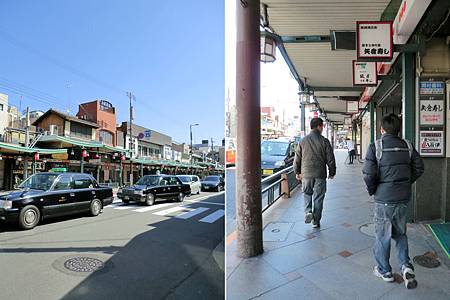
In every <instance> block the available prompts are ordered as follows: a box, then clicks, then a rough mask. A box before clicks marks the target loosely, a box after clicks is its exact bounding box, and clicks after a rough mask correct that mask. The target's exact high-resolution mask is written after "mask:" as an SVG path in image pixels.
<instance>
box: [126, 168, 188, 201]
mask: <svg viewBox="0 0 450 300" xmlns="http://www.w3.org/2000/svg"><path fill="white" fill-rule="evenodd" d="M190 193H191V187H190V186H189V184H184V183H183V182H182V181H181V180H180V179H179V178H178V177H177V176H175V175H145V176H143V177H142V178H140V179H139V180H138V181H137V182H136V184H135V185H132V186H129V187H126V188H122V189H119V190H118V192H117V197H118V198H119V199H121V200H122V202H123V203H129V202H130V201H133V202H142V203H145V204H146V205H153V204H155V201H156V200H157V199H165V200H167V199H173V200H176V201H179V202H182V201H183V200H184V198H185V197H186V195H189V194H190Z"/></svg>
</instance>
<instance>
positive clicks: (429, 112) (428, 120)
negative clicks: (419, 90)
mask: <svg viewBox="0 0 450 300" xmlns="http://www.w3.org/2000/svg"><path fill="white" fill-rule="evenodd" d="M444 118H445V102H444V101H443V100H420V125H431V126H444Z"/></svg>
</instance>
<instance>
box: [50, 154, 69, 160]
mask: <svg viewBox="0 0 450 300" xmlns="http://www.w3.org/2000/svg"><path fill="white" fill-rule="evenodd" d="M52 158H53V159H61V160H64V159H69V154H68V153H55V154H52Z"/></svg>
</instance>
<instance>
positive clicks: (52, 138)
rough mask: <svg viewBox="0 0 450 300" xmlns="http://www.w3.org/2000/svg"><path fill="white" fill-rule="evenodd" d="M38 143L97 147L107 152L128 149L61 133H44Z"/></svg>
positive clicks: (68, 146) (60, 146) (66, 146)
mask: <svg viewBox="0 0 450 300" xmlns="http://www.w3.org/2000/svg"><path fill="white" fill-rule="evenodd" d="M38 143H46V144H47V143H48V144H50V145H52V146H57V147H58V148H70V147H82V148H96V149H98V150H103V151H105V152H122V153H125V152H127V150H125V149H123V148H118V147H113V146H109V145H105V144H103V143H102V142H99V141H94V140H91V141H89V140H82V139H77V138H72V137H66V136H59V135H44V136H42V137H41V138H40V139H39V142H38Z"/></svg>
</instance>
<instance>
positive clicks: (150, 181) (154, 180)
mask: <svg viewBox="0 0 450 300" xmlns="http://www.w3.org/2000/svg"><path fill="white" fill-rule="evenodd" d="M158 182H159V176H144V177H142V178H141V179H139V180H138V181H137V182H136V184H137V185H158Z"/></svg>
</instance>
